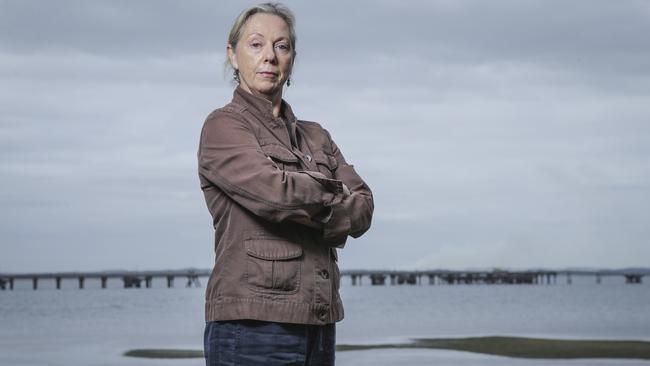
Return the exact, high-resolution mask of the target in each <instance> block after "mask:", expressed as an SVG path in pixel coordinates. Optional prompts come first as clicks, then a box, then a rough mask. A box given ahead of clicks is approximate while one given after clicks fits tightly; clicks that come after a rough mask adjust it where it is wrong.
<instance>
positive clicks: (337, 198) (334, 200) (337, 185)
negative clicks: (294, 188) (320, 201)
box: [299, 171, 344, 206]
mask: <svg viewBox="0 0 650 366" xmlns="http://www.w3.org/2000/svg"><path fill="white" fill-rule="evenodd" d="M299 173H304V174H307V175H308V176H310V177H312V178H313V179H314V180H315V181H317V182H318V183H320V184H322V185H323V187H325V188H326V189H327V190H328V191H329V192H331V193H333V194H334V195H333V197H331V199H329V200H328V201H327V202H325V206H334V205H337V204H339V203H341V201H343V196H344V193H343V182H342V181H340V180H337V179H330V178H327V177H326V176H325V175H323V173H320V172H311V171H300V172H299Z"/></svg>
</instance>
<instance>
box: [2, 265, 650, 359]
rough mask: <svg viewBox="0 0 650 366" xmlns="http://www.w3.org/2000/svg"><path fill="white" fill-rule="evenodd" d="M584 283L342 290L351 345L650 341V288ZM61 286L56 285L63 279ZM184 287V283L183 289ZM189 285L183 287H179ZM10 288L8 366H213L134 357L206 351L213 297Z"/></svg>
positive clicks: (5, 305) (341, 337) (395, 353)
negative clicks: (441, 340) (522, 339)
mask: <svg viewBox="0 0 650 366" xmlns="http://www.w3.org/2000/svg"><path fill="white" fill-rule="evenodd" d="M645 280H646V283H644V284H642V285H626V284H624V283H623V281H622V279H620V278H606V279H604V281H603V283H602V284H600V285H598V284H595V280H594V278H591V277H585V278H580V277H578V278H575V277H574V281H573V284H572V285H567V284H566V282H565V281H564V280H563V279H562V278H558V282H557V284H555V285H518V286H499V285H492V286H486V285H460V286H459V285H455V286H449V285H434V286H430V285H421V286H404V285H402V286H376V287H372V286H369V285H367V284H364V285H363V286H351V285H350V284H349V283H346V282H344V284H343V287H342V289H341V291H342V296H343V300H344V303H345V311H346V318H345V320H344V321H343V322H341V323H339V324H338V326H337V336H338V337H337V340H338V342H339V343H383V342H399V341H406V340H408V339H409V338H413V337H460V336H481V335H517V336H534V337H553V338H590V339H635V340H650V285H649V284H648V282H649V281H650V279H648V278H646V279H645ZM52 282H53V281H52ZM179 282H180V281H179ZM179 285H180V283H179V284H177V286H179ZM30 286H31V282H27V281H25V282H24V283H18V284H17V289H16V290H14V291H0V365H3V366H5V365H6V366H10V365H15V366H25V365H49V366H57V365H61V366H63V365H66V366H75V365H144V366H157V365H170V366H175V365H178V366H181V365H203V364H204V362H203V360H202V359H190V360H146V359H134V358H127V357H123V356H122V353H123V352H124V351H126V350H129V349H133V348H189V349H201V347H202V336H203V326H204V323H203V291H204V289H203V288H184V287H180V286H179V287H176V288H173V289H167V288H165V287H164V286H165V284H164V281H163V280H158V281H156V280H155V279H154V288H151V289H122V288H120V287H119V286H120V283H119V282H118V281H117V280H116V281H115V282H114V283H111V282H110V281H109V288H108V289H104V290H102V289H100V288H99V287H100V286H99V283H94V282H93V281H86V288H85V289H84V290H79V289H76V282H75V281H72V280H71V281H69V282H65V281H64V285H63V289H62V290H55V289H54V288H53V287H54V284H53V283H48V281H41V282H40V283H39V290H38V291H33V290H31V289H30ZM337 365H350V366H359V365H361V366H363V365H414V366H418V365H479V366H482V365H525V366H534V365H645V366H648V365H650V362H647V361H635V360H632V361H620V360H559V361H557V360H556V361H539V360H537V361H535V360H522V359H510V358H504V357H495V356H485V355H477V354H471V353H465V352H455V351H437V350H379V351H378V350H373V351H358V352H339V353H338V354H337Z"/></svg>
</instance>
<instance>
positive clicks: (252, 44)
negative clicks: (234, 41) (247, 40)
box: [251, 42, 262, 48]
mask: <svg viewBox="0 0 650 366" xmlns="http://www.w3.org/2000/svg"><path fill="white" fill-rule="evenodd" d="M251 47H253V48H260V47H262V44H261V43H260V42H253V43H251Z"/></svg>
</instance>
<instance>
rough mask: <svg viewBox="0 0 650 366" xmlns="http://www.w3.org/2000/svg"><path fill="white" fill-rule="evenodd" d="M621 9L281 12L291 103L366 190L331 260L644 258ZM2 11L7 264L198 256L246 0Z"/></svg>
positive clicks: (641, 175) (647, 144)
mask: <svg viewBox="0 0 650 366" xmlns="http://www.w3.org/2000/svg"><path fill="white" fill-rule="evenodd" d="M622 4H623V3H616V4H613V3H610V2H605V1H588V2H587V1H578V2H571V3H570V4H569V3H566V2H559V1H558V2H538V1H496V2H494V1H493V2H488V3H485V2H478V1H477V2H468V1H464V2H462V1H436V2H409V3H398V2H372V3H371V2H354V3H343V2H334V3H327V4H310V3H305V2H290V3H289V5H290V6H291V7H292V8H293V9H294V10H295V12H296V13H297V16H298V36H299V40H298V42H299V43H298V52H299V59H298V64H297V66H296V69H295V75H294V76H295V83H294V85H292V86H291V87H290V88H288V89H287V91H286V94H285V96H286V98H287V100H288V101H289V102H290V103H291V104H292V106H293V107H294V110H295V111H296V113H297V114H298V115H299V116H300V117H302V118H305V119H310V120H316V121H320V122H322V123H323V124H324V126H325V127H327V128H328V129H329V130H330V132H331V133H332V135H333V136H334V138H335V140H336V142H337V144H338V145H339V146H341V148H342V150H343V152H344V153H345V155H346V157H347V158H348V160H349V161H350V162H352V163H354V164H355V165H356V167H357V170H358V171H359V172H360V173H361V175H362V176H364V177H365V178H366V180H367V181H368V182H369V183H370V185H371V187H372V188H373V191H374V193H375V196H376V220H375V223H374V226H373V229H372V230H371V231H370V232H369V233H368V234H367V235H366V236H364V237H363V238H361V239H359V240H351V241H350V242H349V243H348V245H347V247H346V248H345V250H344V251H343V252H342V255H341V263H342V266H343V267H344V268H353V267H354V268H361V267H366V268H367V267H381V268H413V267H417V268H431V267H447V268H466V267H476V266H478V267H484V266H488V267H489V266H505V267H507V266H562V265H595V266H624V265H640V264H644V263H641V258H645V257H647V256H648V255H650V253H649V252H648V249H647V248H646V247H647V245H645V244H644V243H645V241H646V239H647V237H648V234H649V232H648V229H647V228H646V227H647V225H645V222H647V221H648V219H650V218H649V217H648V213H647V210H646V209H645V206H646V205H645V204H644V203H646V202H648V200H649V197H650V196H649V194H650V188H649V187H650V173H649V172H648V170H647V168H646V167H647V166H648V163H650V161H648V159H649V158H648V157H649V156H650V127H649V126H648V124H647V115H648V106H647V102H646V99H647V94H648V91H649V90H648V88H649V85H650V83H649V82H648V81H649V80H648V76H647V75H650V74H649V73H648V72H647V71H648V60H649V59H650V57H648V56H649V55H648V54H647V53H648V52H649V51H648V50H649V49H650V48H649V47H647V42H648V41H647V40H646V39H647V37H643V35H644V34H647V33H648V27H649V25H648V24H650V22H648V21H647V20H648V18H649V13H648V5H647V4H646V3H645V2H641V1H630V2H625V3H624V5H622ZM0 6H1V7H2V11H0V82H1V83H2V85H3V88H2V90H0V154H1V156H2V160H0V175H1V176H2V179H1V180H0V202H1V203H2V205H3V212H2V213H1V214H0V219H1V220H0V238H1V240H2V242H0V249H2V252H3V256H2V259H0V267H1V268H2V269H3V270H22V269H25V270H50V269H51V270H62V269H69V270H75V269H84V268H88V269H104V268H131V269H132V268H136V267H139V268H161V267H184V266H198V267H208V266H210V265H211V255H212V254H211V245H212V232H211V227H210V218H209V215H208V213H207V210H206V209H205V205H204V203H203V202H202V196H201V193H200V190H199V188H198V180H197V176H196V171H195V167H196V160H195V153H196V143H197V139H198V133H199V131H200V127H201V123H202V121H203V119H204V118H205V116H206V115H207V114H208V113H209V112H210V111H211V110H212V109H213V108H215V107H218V106H221V105H223V103H224V102H225V101H227V100H229V98H230V95H231V93H232V90H231V89H232V86H231V85H230V84H229V83H228V82H227V81H224V80H223V78H222V69H221V62H222V61H221V58H222V56H223V54H222V53H221V52H222V50H223V44H224V42H225V37H226V32H227V30H228V27H229V26H230V24H231V22H232V20H233V18H234V17H235V15H236V14H237V12H238V11H239V10H240V9H241V7H242V5H241V4H239V3H237V2H227V3H222V2H198V1H196V2H184V3H178V2H146V1H143V2H126V1H123V2H85V1H84V2H81V1H79V2H74V1H64V2H57V3H56V4H55V3H51V2H31V1H25V2H18V1H14V2H11V1H5V2H2V3H1V5H0ZM615 246H618V247H617V248H618V249H617V250H615V251H614V249H613V248H614V247H615ZM35 251H39V252H40V253H43V256H42V257H43V258H45V259H46V260H45V259H42V260H40V261H38V260H36V261H35V260H34V259H33V257H32V254H33V253H34V252H35ZM124 252H129V253H132V255H131V256H129V257H128V258H125V257H124V256H123V254H122V253H124ZM82 257H83V258H86V259H85V260H84V263H81V262H80V258H82Z"/></svg>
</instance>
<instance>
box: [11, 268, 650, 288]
mask: <svg viewBox="0 0 650 366" xmlns="http://www.w3.org/2000/svg"><path fill="white" fill-rule="evenodd" d="M210 273H211V270H209V269H194V268H192V269H182V270H159V271H101V272H52V273H0V290H13V289H14V285H15V283H16V282H17V281H31V285H32V286H31V287H32V289H34V290H37V289H38V286H39V283H42V282H43V281H54V283H55V285H56V288H57V289H61V282H62V281H63V280H67V281H70V280H72V281H75V282H77V283H78V287H79V289H83V288H85V286H86V281H87V280H94V282H98V283H99V285H100V286H101V288H102V289H105V288H107V284H108V281H109V279H113V280H118V281H121V283H122V285H123V287H124V288H151V287H152V282H153V281H154V279H156V280H162V281H164V282H165V283H166V286H167V287H168V288H171V287H174V280H175V279H176V278H180V279H182V280H183V281H184V283H185V286H186V287H200V286H201V282H200V281H199V278H200V277H204V278H207V277H209V276H210ZM647 274H650V270H643V271H642V270H636V271H629V270H628V271H626V270H559V271H558V270H527V271H508V270H492V271H457V270H425V271H395V270H342V271H341V272H340V276H341V278H345V277H349V278H350V281H351V283H352V285H353V286H361V285H362V284H363V282H364V281H363V280H364V278H367V280H366V281H369V284H370V285H373V286H383V285H422V284H424V283H426V284H428V285H476V284H481V285H552V284H556V283H557V282H558V281H557V279H558V276H562V278H564V279H566V283H567V284H572V283H573V279H574V278H575V277H577V276H590V277H593V278H595V281H596V283H598V284H600V283H601V282H602V279H603V277H614V276H616V277H623V278H624V279H625V283H628V284H641V283H642V278H643V276H644V275H647Z"/></svg>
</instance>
